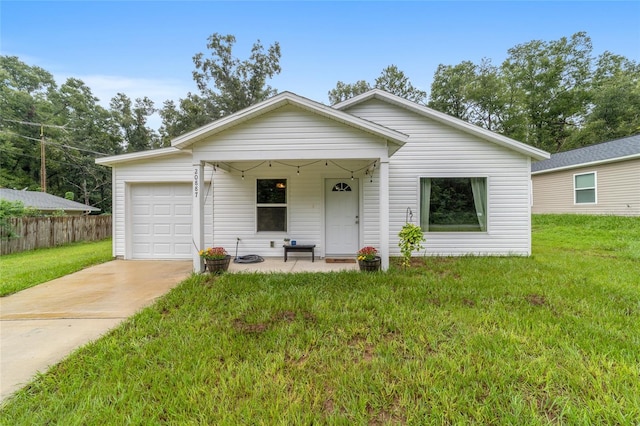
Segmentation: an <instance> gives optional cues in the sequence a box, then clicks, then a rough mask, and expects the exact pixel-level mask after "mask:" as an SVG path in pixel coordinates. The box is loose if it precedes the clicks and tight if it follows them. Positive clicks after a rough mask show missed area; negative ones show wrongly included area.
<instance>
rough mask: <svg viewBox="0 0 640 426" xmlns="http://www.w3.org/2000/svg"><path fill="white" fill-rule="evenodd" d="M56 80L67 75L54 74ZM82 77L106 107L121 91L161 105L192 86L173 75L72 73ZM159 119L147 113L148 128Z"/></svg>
mask: <svg viewBox="0 0 640 426" xmlns="http://www.w3.org/2000/svg"><path fill="white" fill-rule="evenodd" d="M55 77H56V81H57V82H58V84H62V83H64V82H65V81H66V80H67V78H69V76H58V75H57V76H55ZM74 78H77V79H79V80H82V81H83V82H84V84H86V85H87V87H89V88H90V89H91V92H92V93H93V95H94V96H95V97H97V98H98V99H99V102H98V103H99V104H100V105H102V106H103V107H105V108H109V102H110V101H111V99H112V98H113V97H114V96H116V95H117V94H118V93H124V94H125V95H127V96H128V97H129V98H130V99H131V100H135V99H136V98H144V97H145V96H146V97H148V98H149V99H151V100H152V101H153V103H154V105H155V107H156V108H158V109H160V108H162V105H163V103H164V101H167V100H173V101H176V102H177V101H178V99H180V98H184V97H185V96H186V95H187V93H188V92H189V91H191V92H193V91H195V90H196V87H195V83H193V82H192V81H188V82H185V81H182V80H176V79H153V78H132V77H124V76H115V75H98V74H96V75H84V76H74ZM161 124H162V120H161V119H160V115H159V114H158V113H155V114H153V115H152V116H151V117H149V122H148V126H149V127H151V128H152V129H156V130H157V129H158V128H160V125H161Z"/></svg>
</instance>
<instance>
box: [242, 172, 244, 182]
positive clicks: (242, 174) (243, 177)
mask: <svg viewBox="0 0 640 426" xmlns="http://www.w3.org/2000/svg"><path fill="white" fill-rule="evenodd" d="M242 180H244V170H243V171H242Z"/></svg>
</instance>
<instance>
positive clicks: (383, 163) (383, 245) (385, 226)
mask: <svg viewBox="0 0 640 426" xmlns="http://www.w3.org/2000/svg"><path fill="white" fill-rule="evenodd" d="M378 173H380V175H379V176H380V178H379V184H380V189H379V192H380V196H379V200H380V207H379V208H380V216H379V217H380V257H381V259H382V265H381V266H382V270H383V271H386V270H387V269H389V251H390V250H389V160H388V159H386V158H385V159H382V158H381V159H380V168H379V171H378Z"/></svg>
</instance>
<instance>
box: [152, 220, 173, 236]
mask: <svg viewBox="0 0 640 426" xmlns="http://www.w3.org/2000/svg"><path fill="white" fill-rule="evenodd" d="M153 233H154V234H155V235H156V236H160V235H169V236H170V235H171V224H168V223H167V224H157V225H153Z"/></svg>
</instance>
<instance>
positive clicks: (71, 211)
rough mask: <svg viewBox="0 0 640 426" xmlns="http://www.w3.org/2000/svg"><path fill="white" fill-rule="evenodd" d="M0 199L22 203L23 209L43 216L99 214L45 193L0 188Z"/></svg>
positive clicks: (83, 205)
mask: <svg viewBox="0 0 640 426" xmlns="http://www.w3.org/2000/svg"><path fill="white" fill-rule="evenodd" d="M0 199H3V200H8V201H22V203H23V204H24V206H25V207H27V208H31V209H34V210H38V211H40V212H41V213H43V214H49V215H50V214H58V213H59V212H63V213H64V214H66V215H69V216H79V215H82V214H86V213H90V212H99V211H100V209H99V208H97V207H91V206H87V205H85V204H82V203H77V202H75V201H71V200H67V199H66V198H61V197H58V196H55V195H51V194H47V193H46V192H37V191H26V190H23V191H19V190H16V189H6V188H0Z"/></svg>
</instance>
